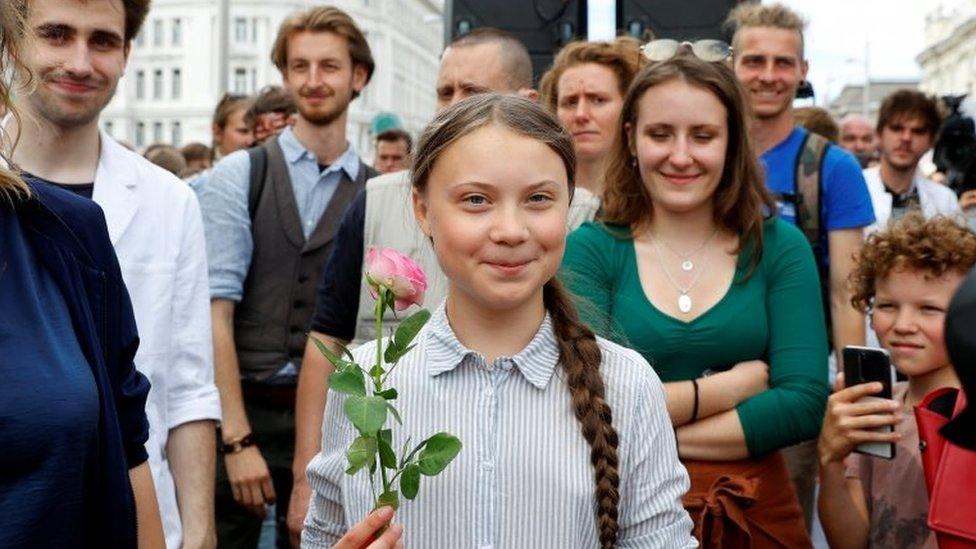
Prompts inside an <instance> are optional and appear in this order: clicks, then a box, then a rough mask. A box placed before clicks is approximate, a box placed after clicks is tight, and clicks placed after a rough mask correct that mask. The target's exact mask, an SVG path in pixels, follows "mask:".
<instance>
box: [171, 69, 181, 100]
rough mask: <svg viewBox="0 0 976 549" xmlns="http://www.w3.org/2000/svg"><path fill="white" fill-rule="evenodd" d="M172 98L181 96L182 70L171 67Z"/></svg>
mask: <svg viewBox="0 0 976 549" xmlns="http://www.w3.org/2000/svg"><path fill="white" fill-rule="evenodd" d="M171 85H172V88H173V89H172V90H171V91H172V93H173V99H179V98H181V97H183V71H182V70H180V69H173V80H172V82H171Z"/></svg>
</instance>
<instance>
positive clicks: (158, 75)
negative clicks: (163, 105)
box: [153, 69, 163, 99]
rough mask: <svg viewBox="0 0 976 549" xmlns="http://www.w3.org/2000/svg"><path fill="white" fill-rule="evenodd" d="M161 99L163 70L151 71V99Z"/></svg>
mask: <svg viewBox="0 0 976 549" xmlns="http://www.w3.org/2000/svg"><path fill="white" fill-rule="evenodd" d="M162 98H163V70H162V69H156V70H154V71H153V99H162Z"/></svg>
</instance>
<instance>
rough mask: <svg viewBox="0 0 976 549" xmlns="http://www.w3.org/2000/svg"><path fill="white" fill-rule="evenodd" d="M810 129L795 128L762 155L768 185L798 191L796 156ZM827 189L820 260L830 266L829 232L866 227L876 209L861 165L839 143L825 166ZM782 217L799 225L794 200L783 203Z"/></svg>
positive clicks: (822, 197) (784, 191)
mask: <svg viewBox="0 0 976 549" xmlns="http://www.w3.org/2000/svg"><path fill="white" fill-rule="evenodd" d="M806 135H807V130H805V129H803V128H795V129H794V130H793V132H792V133H790V135H789V137H787V138H786V139H784V140H783V141H781V142H780V143H779V144H777V145H776V146H775V147H773V148H771V149H769V150H768V151H766V152H765V153H763V154H762V156H760V160H761V161H762V163H763V167H764V168H765V169H766V185H767V186H768V187H769V190H771V191H773V192H774V193H777V194H796V193H797V189H796V158H797V155H799V154H800V147H801V146H802V145H803V140H804V138H805V137H806ZM821 170H822V172H821V174H820V176H821V181H822V182H823V188H822V190H821V195H820V218H821V219H822V220H823V228H824V229H825V230H823V231H821V235H820V238H821V241H820V249H821V251H822V254H821V257H819V258H818V260H819V261H820V262H821V264H822V265H824V266H826V265H827V263H828V259H829V256H828V255H827V254H828V251H827V232H828V231H836V230H841V229H854V228H858V227H865V226H867V225H870V224H871V223H874V208H873V207H872V205H871V195H870V194H868V187H867V183H865V182H864V175H863V174H862V173H861V166H860V165H859V164H858V163H857V160H856V159H855V158H854V156H852V155H851V154H850V153H848V152H847V151H845V150H844V149H842V148H840V147H837V146H830V147H828V148H827V152H826V156H825V157H824V161H823V165H822V167H821ZM779 205H780V212H779V213H780V216H781V217H782V218H783V219H784V220H786V221H789V222H790V223H792V224H794V225H796V212H795V211H794V208H793V204H792V203H783V202H782V201H780V202H779Z"/></svg>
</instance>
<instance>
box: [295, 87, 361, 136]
mask: <svg viewBox="0 0 976 549" xmlns="http://www.w3.org/2000/svg"><path fill="white" fill-rule="evenodd" d="M333 97H334V98H335V99H336V100H337V104H336V105H335V106H334V107H333V108H331V109H326V110H321V109H306V108H303V107H304V106H303V105H302V102H301V101H296V103H297V106H298V114H299V116H301V117H302V118H304V119H305V120H306V121H308V123H309V124H311V125H313V126H319V127H321V126H330V125H332V123H333V122H335V121H336V120H338V119H339V118H340V117H342V115H343V114H345V113H346V111H348V110H349V104H350V103H352V91H351V88H350V91H349V93H348V94H347V95H346V96H345V97H343V98H341V99H340V98H339V96H338V94H336V95H334V96H333Z"/></svg>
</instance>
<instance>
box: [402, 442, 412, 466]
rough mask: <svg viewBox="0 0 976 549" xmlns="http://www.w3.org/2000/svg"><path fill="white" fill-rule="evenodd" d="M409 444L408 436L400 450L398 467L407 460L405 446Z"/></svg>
mask: <svg viewBox="0 0 976 549" xmlns="http://www.w3.org/2000/svg"><path fill="white" fill-rule="evenodd" d="M408 446H410V437H407V440H404V441H403V448H402V449H401V450H400V468H401V469H403V465H404V464H405V463H406V462H407V447H408Z"/></svg>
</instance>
